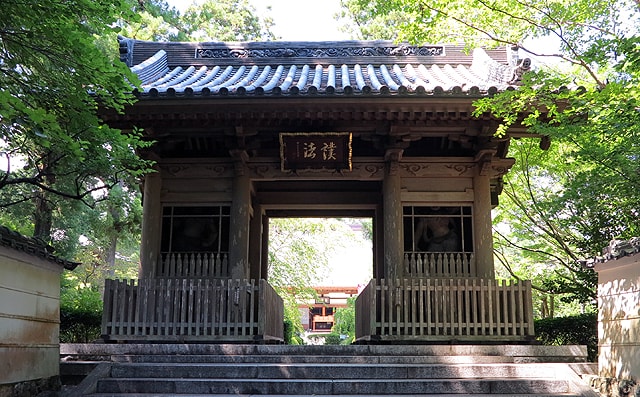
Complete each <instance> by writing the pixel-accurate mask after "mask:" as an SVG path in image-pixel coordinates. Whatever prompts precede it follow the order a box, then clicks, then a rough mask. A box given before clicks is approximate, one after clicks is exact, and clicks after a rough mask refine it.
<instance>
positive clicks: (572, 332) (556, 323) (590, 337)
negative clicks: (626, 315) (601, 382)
mask: <svg viewBox="0 0 640 397" xmlns="http://www.w3.org/2000/svg"><path fill="white" fill-rule="evenodd" d="M535 330H536V339H537V340H539V341H540V342H542V343H543V344H545V345H586V346H587V359H588V360H589V361H592V362H595V361H597V359H598V319H597V315H596V313H585V314H579V315H576V316H568V317H555V318H543V319H539V320H536V321H535Z"/></svg>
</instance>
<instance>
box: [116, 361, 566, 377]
mask: <svg viewBox="0 0 640 397" xmlns="http://www.w3.org/2000/svg"><path fill="white" fill-rule="evenodd" d="M560 373H562V370H561V368H559V367H558V366H555V365H553V364H452V365H442V364H427V365H406V364H344V363H341V364H315V363H314V364H310V363H309V364H307V363H305V364H300V363H297V364H276V363H271V364H247V363H241V364H235V365H227V364H220V363H216V364H211V363H198V364H193V363H188V364H187V363H172V364H167V363H126V364H125V363H120V364H114V365H113V366H112V367H111V377H112V378H200V379H209V378H220V379H233V378H251V379H320V380H324V379H328V380H332V379H479V378H502V379H509V378H521V379H522V378H538V379H541V378H548V379H555V378H556V377H557V375H558V374H560Z"/></svg>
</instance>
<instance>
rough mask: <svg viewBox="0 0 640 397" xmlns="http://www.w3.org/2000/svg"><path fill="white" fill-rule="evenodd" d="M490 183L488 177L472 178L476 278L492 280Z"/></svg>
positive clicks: (493, 273) (493, 272) (478, 176)
mask: <svg viewBox="0 0 640 397" xmlns="http://www.w3.org/2000/svg"><path fill="white" fill-rule="evenodd" d="M490 183H491V182H490V179H489V176H488V175H476V176H475V177H474V178H473V192H474V198H473V235H474V242H475V256H476V264H477V271H478V277H483V278H489V279H494V278H495V271H494V267H493V234H492V222H491V184H490Z"/></svg>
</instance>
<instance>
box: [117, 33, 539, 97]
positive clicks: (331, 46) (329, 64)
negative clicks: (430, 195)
mask: <svg viewBox="0 0 640 397" xmlns="http://www.w3.org/2000/svg"><path fill="white" fill-rule="evenodd" d="M120 53H121V59H122V60H123V61H125V62H127V64H128V65H129V66H130V67H131V70H132V71H134V72H135V73H136V74H137V75H138V76H139V78H140V80H141V81H142V87H141V91H140V92H139V93H138V94H139V96H140V97H142V98H156V97H179V96H186V97H197V96H201V97H216V96H217V97H228V96H247V97H250V96H264V95H270V96H296V95H300V96H315V95H323V96H350V95H353V96H357V95H359V96H375V95H452V94H453V95H469V96H482V95H486V94H491V93H495V92H498V91H503V90H507V89H511V88H512V87H513V86H515V85H517V84H518V82H519V80H520V77H521V76H522V73H523V72H525V71H526V70H528V69H529V67H530V61H529V60H528V59H524V60H518V59H517V58H516V57H514V56H512V52H511V50H507V49H506V48H502V49H498V50H493V51H485V50H483V49H476V50H475V51H473V53H472V54H471V55H467V54H466V53H464V51H463V50H462V48H461V47H459V46H442V45H438V46H410V45H398V44H394V43H392V42H387V41H373V42H361V41H348V42H264V43H160V42H147V41H138V40H130V39H125V38H121V39H120Z"/></svg>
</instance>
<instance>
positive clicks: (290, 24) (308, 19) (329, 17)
mask: <svg viewBox="0 0 640 397" xmlns="http://www.w3.org/2000/svg"><path fill="white" fill-rule="evenodd" d="M168 3H169V4H170V5H172V6H174V7H176V8H177V9H178V10H181V11H183V10H185V9H186V8H187V7H188V6H189V5H190V4H191V3H192V1H189V0H168ZM249 3H251V4H252V5H253V6H254V7H255V8H256V10H257V11H258V14H259V15H260V17H264V16H265V13H267V7H268V6H271V11H269V12H268V15H270V16H271V18H272V19H273V21H274V23H275V25H274V26H273V29H272V31H273V32H274V33H275V35H276V37H277V38H278V40H284V41H324V40H326V41H333V40H349V36H348V35H347V34H346V33H343V32H341V31H340V30H339V29H338V24H337V22H336V20H335V18H334V15H335V14H336V13H337V12H338V11H339V10H340V0H321V1H313V2H312V1H307V0H305V1H302V0H249ZM309 8H313V9H312V10H310V9H309Z"/></svg>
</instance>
